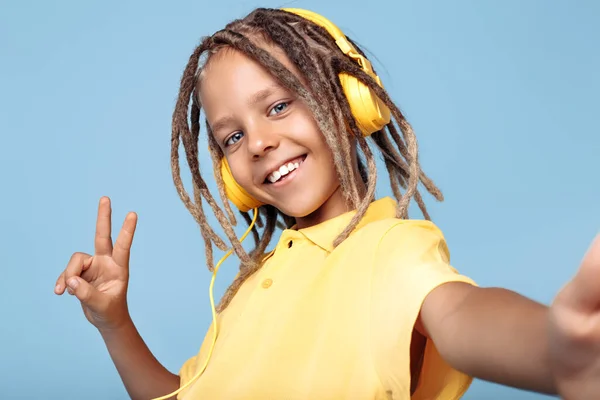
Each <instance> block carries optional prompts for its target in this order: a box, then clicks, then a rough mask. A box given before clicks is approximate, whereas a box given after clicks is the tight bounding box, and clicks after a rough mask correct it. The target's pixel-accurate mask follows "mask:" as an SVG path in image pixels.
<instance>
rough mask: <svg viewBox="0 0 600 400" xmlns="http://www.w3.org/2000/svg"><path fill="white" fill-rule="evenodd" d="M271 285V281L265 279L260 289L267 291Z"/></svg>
mask: <svg viewBox="0 0 600 400" xmlns="http://www.w3.org/2000/svg"><path fill="white" fill-rule="evenodd" d="M272 284H273V279H265V280H264V281H263V283H262V287H263V288H265V289H268V288H270V287H271V285H272Z"/></svg>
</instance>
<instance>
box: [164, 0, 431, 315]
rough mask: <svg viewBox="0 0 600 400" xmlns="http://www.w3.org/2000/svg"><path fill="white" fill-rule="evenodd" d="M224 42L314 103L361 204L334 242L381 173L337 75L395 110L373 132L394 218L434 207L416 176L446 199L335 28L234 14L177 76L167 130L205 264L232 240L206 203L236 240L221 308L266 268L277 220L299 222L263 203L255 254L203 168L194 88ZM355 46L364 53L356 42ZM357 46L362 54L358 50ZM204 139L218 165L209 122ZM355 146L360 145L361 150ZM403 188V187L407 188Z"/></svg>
mask: <svg viewBox="0 0 600 400" xmlns="http://www.w3.org/2000/svg"><path fill="white" fill-rule="evenodd" d="M260 43H263V44H264V43H269V44H274V45H276V46H278V47H279V48H281V50H283V52H284V53H285V55H286V56H287V57H288V58H289V60H290V61H291V62H292V63H293V64H294V65H295V66H296V68H297V69H298V70H299V72H300V73H301V74H302V76H303V77H304V78H305V83H302V82H301V81H300V80H299V79H298V78H297V77H296V76H295V75H294V74H293V73H292V72H290V71H289V70H288V69H287V68H286V67H285V66H283V65H282V64H281V63H280V62H279V61H278V60H277V59H276V58H275V57H273V56H272V55H271V54H270V53H269V52H268V51H267V50H265V49H264V48H263V47H261V46H260V45H259V44H260ZM353 44H354V43H353ZM355 47H356V48H357V49H358V46H356V45H355ZM223 48H228V49H233V50H236V51H239V52H242V53H243V54H245V55H246V56H248V57H250V58H251V59H253V60H254V61H256V62H258V63H259V64H260V65H261V66H262V67H263V68H265V69H266V70H268V71H269V72H270V73H271V74H272V75H273V76H274V77H275V78H276V79H278V80H279V81H280V83H281V84H282V85H283V86H284V87H286V88H287V89H288V90H290V91H291V92H293V93H295V94H296V95H297V96H298V97H299V98H300V99H301V100H302V101H303V102H305V104H306V105H307V106H308V108H309V109H310V110H311V112H312V114H313V116H314V119H315V121H316V123H317V125H318V127H319V129H320V131H321V132H322V134H323V136H324V138H325V141H326V143H327V145H328V146H329V148H330V149H331V152H332V154H333V160H334V164H335V167H336V171H337V175H338V178H339V180H340V186H341V189H342V192H343V194H344V198H345V199H346V202H347V203H348V205H349V206H351V207H352V208H353V209H355V210H356V213H355V215H354V216H353V218H352V220H351V221H350V222H349V224H348V226H347V227H346V228H345V229H344V230H343V232H341V233H340V234H339V236H338V237H337V238H336V239H335V241H334V246H337V245H339V244H340V243H341V242H342V241H343V240H344V239H346V238H347V237H348V235H350V233H351V232H352V231H353V230H354V228H355V227H356V225H357V224H358V222H359V221H360V220H361V218H362V217H363V216H364V214H365V212H366V210H367V208H368V207H369V204H370V203H371V202H372V200H373V199H374V194H375V184H376V180H377V168H376V165H375V159H374V155H373V151H372V150H371V146H370V145H369V143H368V142H367V140H366V138H364V137H363V136H362V134H361V131H360V129H359V127H358V126H357V124H356V122H355V120H354V118H353V117H352V112H351V110H350V106H349V104H348V100H347V99H346V96H345V94H344V91H343V88H342V86H341V84H340V79H339V75H340V74H349V75H352V76H355V77H356V78H357V79H358V80H359V81H361V82H363V83H364V84H366V85H367V86H368V87H370V88H371V89H372V90H373V91H374V92H375V94H376V95H377V96H378V97H379V98H380V99H381V100H382V101H383V102H384V103H385V104H386V105H387V106H388V107H389V109H390V111H391V115H392V117H393V118H392V120H391V121H390V123H389V124H387V126H386V127H384V128H383V129H382V130H380V131H377V132H375V133H373V134H372V135H371V136H370V137H371V138H372V141H373V144H374V146H375V147H376V148H377V149H378V150H379V151H380V153H381V154H382V156H383V160H384V162H385V167H386V169H387V172H388V174H389V178H390V183H391V187H392V191H393V193H394V196H395V197H396V199H397V200H398V206H397V210H396V216H397V217H398V218H408V207H409V203H410V200H411V199H412V198H414V199H415V201H416V202H417V204H418V206H419V208H420V209H421V211H422V213H423V215H424V217H425V218H426V219H429V214H428V213H427V209H426V207H425V204H424V202H423V199H422V197H421V195H420V193H419V191H418V188H417V186H418V184H419V182H421V183H422V184H423V186H424V187H425V189H426V190H427V191H428V192H429V193H430V194H431V195H433V196H434V197H435V198H436V199H437V200H439V201H441V200H443V197H442V194H441V192H440V191H439V189H438V188H437V187H436V186H435V185H434V183H433V182H432V181H431V180H430V179H429V178H428V177H427V176H426V175H425V174H424V173H423V171H422V170H421V168H420V165H419V160H418V149H417V140H416V137H415V134H414V132H413V129H412V127H411V126H410V124H409V123H408V122H407V121H406V119H405V118H404V115H403V114H402V113H401V112H400V110H399V109H398V107H397V106H396V105H395V104H394V103H393V102H392V100H391V99H390V97H389V95H388V94H387V92H386V91H385V90H384V89H383V88H381V87H380V86H379V85H378V84H377V82H376V81H375V80H374V79H373V78H372V77H371V76H369V75H368V74H366V73H365V72H364V71H363V70H362V69H361V68H360V66H359V65H358V64H357V63H356V62H355V61H354V60H352V59H350V58H349V57H347V56H346V55H344V54H343V53H342V52H341V51H339V48H338V47H337V45H336V44H335V42H334V41H333V40H332V37H331V35H330V34H329V33H328V32H327V31H326V30H325V29H324V28H322V27H321V26H319V25H316V24H314V23H312V22H310V21H308V20H306V19H304V18H302V17H300V16H297V15H295V14H292V13H288V12H285V11H282V10H275V9H264V8H259V9H256V10H254V11H253V12H252V13H250V14H249V15H248V16H247V17H245V18H243V19H239V20H235V21H233V22H231V23H229V24H228V25H227V26H226V27H225V29H223V30H221V31H218V32H216V33H215V34H214V35H212V36H210V37H205V38H204V39H203V40H202V42H201V43H200V45H199V46H198V47H197V48H196V49H195V50H194V52H193V53H192V55H191V56H190V59H189V61H188V64H187V66H186V68H185V70H184V73H183V76H182V78H181V86H180V91H179V97H178V99H177V103H176V106H175V111H174V113H173V124H172V137H171V168H172V172H173V180H174V183H175V187H176V189H177V192H178V194H179V196H180V197H181V199H182V201H183V203H184V204H185V206H186V207H187V209H188V210H189V211H190V213H191V214H192V216H193V217H194V218H195V220H196V221H197V223H198V225H199V226H200V232H201V235H202V237H203V239H204V242H205V251H206V260H207V264H208V268H209V270H210V271H212V270H213V268H214V265H213V264H214V261H213V245H215V246H216V247H217V248H218V249H220V250H225V249H226V248H227V245H226V243H225V241H224V240H222V239H221V238H220V237H219V236H218V235H217V234H216V232H215V231H214V230H213V229H212V228H211V227H210V225H209V224H208V222H207V219H206V213H205V211H204V204H203V203H204V202H206V203H207V204H208V205H209V206H210V208H211V210H212V212H213V213H214V215H215V216H216V218H217V220H218V221H219V223H220V225H221V226H222V228H223V230H224V232H225V235H226V236H227V238H228V239H229V241H230V242H231V244H232V246H233V250H234V251H235V253H236V254H237V256H238V257H239V259H240V260H241V266H240V273H239V274H238V276H237V278H236V279H235V280H234V282H233V283H232V284H231V286H230V287H229V288H228V289H227V291H226V293H225V294H224V296H223V298H222V299H221V303H220V304H219V307H218V308H219V311H221V310H223V309H224V308H225V307H227V305H228V304H229V302H230V301H231V299H232V298H233V296H234V295H235V293H236V292H237V290H238V289H239V287H240V286H241V285H242V283H243V282H244V281H245V280H246V279H247V278H248V277H249V276H250V275H252V274H253V273H254V272H255V271H256V270H258V269H259V268H260V266H261V263H262V258H263V256H264V252H265V250H266V248H267V246H268V245H269V242H270V241H271V238H272V236H273V233H274V231H275V229H276V228H277V227H278V226H279V227H283V228H289V227H291V225H292V224H293V218H292V217H290V216H287V215H284V214H283V213H281V212H280V211H279V210H277V209H275V207H273V206H270V205H264V206H261V207H260V208H259V218H258V223H257V226H258V228H262V229H261V231H262V232H259V230H258V229H257V227H254V228H253V231H252V233H253V237H254V240H255V244H256V245H255V248H254V249H253V250H252V251H251V252H249V253H247V252H246V251H245V250H244V249H243V247H242V245H241V243H240V241H239V239H238V238H237V237H236V235H235V232H234V229H233V227H234V226H235V225H236V224H237V220H236V217H235V215H234V213H233V211H232V209H231V207H230V205H229V201H228V200H227V196H226V193H225V187H224V183H223V179H222V177H221V174H220V173H217V174H215V177H216V183H217V187H218V191H219V197H220V200H221V202H222V204H223V205H224V208H221V207H219V205H218V204H217V201H216V200H215V197H213V195H212V194H211V193H210V191H209V189H208V187H207V185H206V181H205V180H204V178H203V177H202V174H201V173H200V166H199V161H198V138H199V134H200V121H199V120H200V109H201V104H199V100H198V96H197V92H198V90H199V89H198V88H199V84H200V81H201V79H202V71H203V69H204V68H206V66H207V64H208V62H209V60H210V58H211V57H212V56H213V55H214V54H217V53H218V52H219V51H220V50H221V49H223ZM359 52H361V51H360V50H359ZM361 54H362V55H363V56H364V54H363V53H362V52H361ZM205 55H206V56H207V57H206V59H205V61H204V65H200V59H201V57H203V56H205ZM207 137H208V144H209V149H210V155H211V159H212V162H213V168H214V170H215V171H220V162H221V158H222V157H223V153H222V151H221V149H220V147H219V146H218V145H217V143H216V141H215V139H214V138H213V135H212V132H211V130H210V127H209V126H208V124H207ZM180 142H183V147H184V150H185V155H186V160H187V163H188V166H189V168H190V170H191V174H192V184H193V199H194V200H193V201H192V199H191V198H190V195H189V194H188V193H187V192H186V190H185V188H184V187H183V183H182V180H181V173H180V169H179V168H180V167H179V145H180ZM353 144H356V146H357V147H358V148H356V147H355V146H353ZM353 154H357V157H356V161H357V162H358V170H357V169H356V168H355V166H354V162H355V158H354V157H353ZM365 163H366V165H365ZM357 173H358V175H357ZM358 179H361V180H362V181H363V182H364V183H365V185H366V195H364V196H361V195H360V193H359V189H358V185H357V182H359V181H358ZM401 189H404V192H403V193H402V190H401ZM241 214H242V217H243V219H244V220H245V221H246V223H249V222H250V220H251V219H250V216H249V214H248V213H241Z"/></svg>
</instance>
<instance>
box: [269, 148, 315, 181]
mask: <svg viewBox="0 0 600 400" xmlns="http://www.w3.org/2000/svg"><path fill="white" fill-rule="evenodd" d="M304 160H306V154H304V155H302V156H300V157H297V158H295V159H293V160H289V161H287V162H286V163H285V164H283V165H281V166H280V167H279V168H278V169H277V170H275V171H273V172H271V173H270V174H269V175H267V177H266V179H265V182H264V183H266V184H268V185H272V184H275V183H279V182H283V181H285V180H287V179H289V178H291V177H292V176H294V175H295V171H297V170H298V168H300V166H301V165H302V163H303V162H304Z"/></svg>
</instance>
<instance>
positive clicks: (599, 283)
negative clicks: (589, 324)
mask: <svg viewBox="0 0 600 400" xmlns="http://www.w3.org/2000/svg"><path fill="white" fill-rule="evenodd" d="M569 286H571V291H570V292H571V299H572V305H573V306H575V307H576V308H578V309H580V310H581V311H585V310H596V309H598V307H599V306H600V235H598V236H596V238H595V239H594V241H593V242H592V245H591V246H590V248H589V249H588V251H587V253H586V254H585V256H584V257H583V260H582V261H581V266H580V267H579V271H577V274H576V275H575V277H574V278H573V280H572V281H571V283H570V285H569Z"/></svg>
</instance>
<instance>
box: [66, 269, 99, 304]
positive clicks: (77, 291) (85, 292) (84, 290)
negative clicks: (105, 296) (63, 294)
mask: <svg viewBox="0 0 600 400" xmlns="http://www.w3.org/2000/svg"><path fill="white" fill-rule="evenodd" d="M67 286H68V287H69V289H70V292H71V293H72V294H73V295H75V297H77V299H79V301H81V302H82V303H83V304H84V305H86V306H88V307H90V308H92V309H93V308H96V307H97V306H98V305H99V302H100V301H101V296H102V294H101V293H100V292H99V291H98V289H96V288H95V287H93V286H92V285H90V284H89V283H88V282H86V281H85V280H84V279H81V278H80V277H78V276H74V277H72V278H71V279H69V280H68V281H67Z"/></svg>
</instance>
